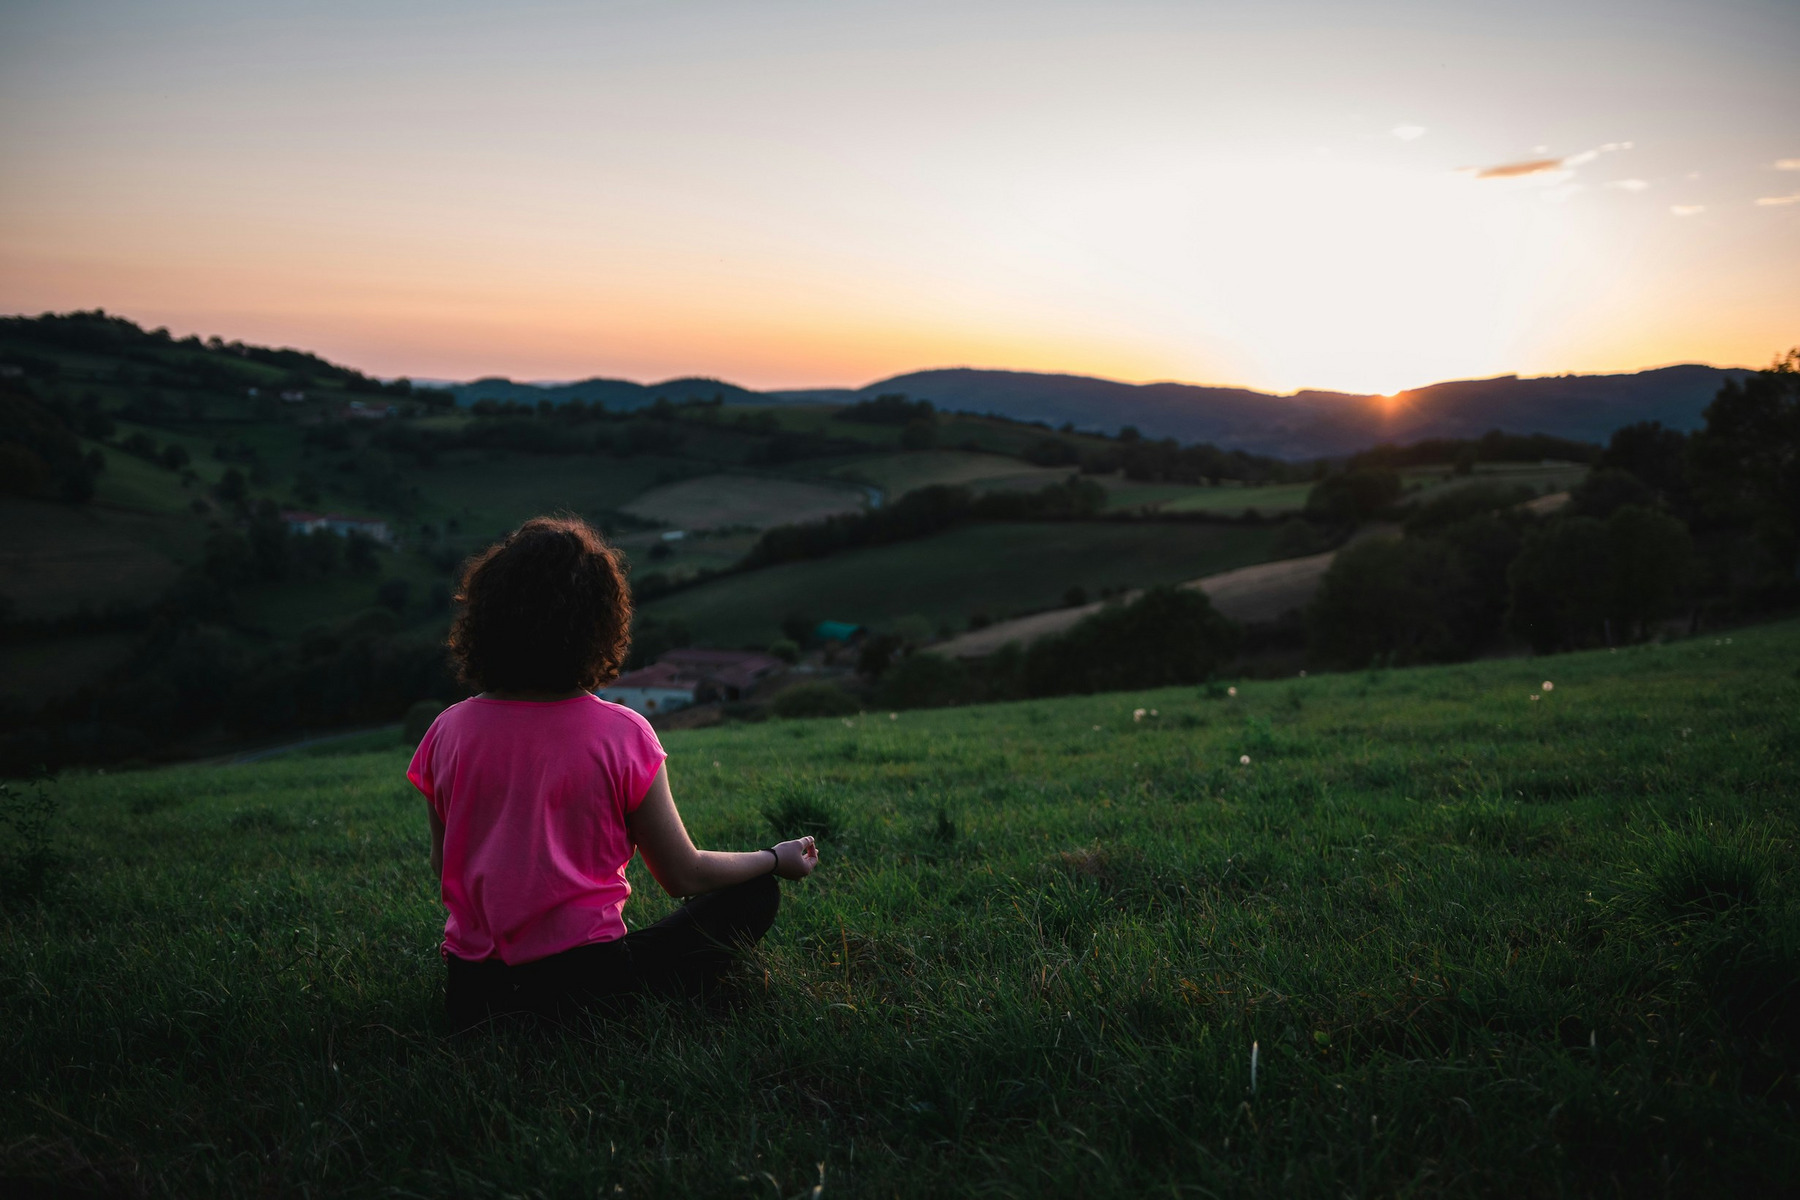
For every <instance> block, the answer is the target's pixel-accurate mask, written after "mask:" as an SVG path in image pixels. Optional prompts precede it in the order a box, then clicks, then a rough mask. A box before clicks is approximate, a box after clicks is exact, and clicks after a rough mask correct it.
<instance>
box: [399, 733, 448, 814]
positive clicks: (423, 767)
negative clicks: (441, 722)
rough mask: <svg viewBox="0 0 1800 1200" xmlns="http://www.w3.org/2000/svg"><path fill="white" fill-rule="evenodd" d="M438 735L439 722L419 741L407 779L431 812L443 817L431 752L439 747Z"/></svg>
mask: <svg viewBox="0 0 1800 1200" xmlns="http://www.w3.org/2000/svg"><path fill="white" fill-rule="evenodd" d="M437 734H438V727H437V722H435V721H434V722H432V725H431V728H430V729H427V730H426V731H425V736H424V737H422V738H420V739H419V748H418V749H417V750H414V751H413V756H412V762H411V764H409V765H408V766H407V768H406V779H407V782H409V783H411V784H412V785H413V786H414V787H416V788H418V789H419V794H420V795H421V796H424V797H425V802H426V803H427V804H429V805H431V811H432V812H434V813H437V815H438V816H439V817H442V816H443V815H444V812H443V809H441V808H440V807H438V798H437V780H436V779H435V778H433V776H432V773H431V751H432V747H434V746H435V745H437Z"/></svg>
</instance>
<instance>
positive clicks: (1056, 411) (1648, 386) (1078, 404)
mask: <svg viewBox="0 0 1800 1200" xmlns="http://www.w3.org/2000/svg"><path fill="white" fill-rule="evenodd" d="M1745 374H1748V372H1747V371H1745V370H1743V369H1739V368H1727V367H1709V366H1702V365H1699V364H1692V363H1689V364H1683V365H1680V366H1671V367H1658V368H1656V369H1654V370H1648V371H1638V372H1634V373H1627V374H1618V375H1552V376H1542V377H1539V378H1529V379H1522V378H1520V377H1518V376H1516V375H1503V376H1500V377H1498V378H1494V379H1467V380H1455V381H1450V382H1445V383H1434V384H1431V385H1430V386H1428V387H1422V388H1415V389H1412V390H1409V391H1403V392H1399V393H1397V394H1396V395H1394V396H1392V397H1382V396H1367V395H1352V394H1349V393H1345V392H1328V391H1316V390H1306V391H1299V392H1295V393H1293V394H1292V395H1287V396H1283V395H1277V394H1275V393H1271V392H1259V391H1255V390H1253V389H1250V388H1237V387H1206V386H1201V385H1197V384H1189V383H1144V384H1134V383H1120V382H1118V381H1116V380H1111V379H1096V378H1093V377H1091V376H1086V375H1052V374H1038V373H1034V372H1029V371H989V370H976V369H973V368H967V367H956V368H950V369H944V370H930V371H914V372H910V373H908V374H905V375H895V376H892V377H890V378H888V379H883V380H880V381H878V382H876V383H871V384H869V385H868V386H866V387H861V388H853V389H851V388H845V389H830V388H826V389H812V390H802V391H777V392H767V393H758V392H752V391H749V390H748V389H745V388H740V387H736V386H734V385H732V384H728V383H722V382H720V381H718V380H712V379H674V380H669V381H668V382H665V383H659V384H653V385H644V384H636V383H629V382H626V381H624V380H617V379H589V380H584V381H582V382H580V383H567V384H543V385H539V384H530V383H515V382H513V381H511V380H506V379H481V380H476V381H475V382H473V383H467V384H454V385H451V390H452V391H454V392H455V393H456V395H457V397H458V399H459V401H460V402H462V403H464V404H470V403H473V402H475V401H476V400H480V399H494V400H502V401H504V400H515V401H522V402H529V403H536V402H537V401H540V400H549V401H551V402H552V403H558V404H560V403H564V402H566V401H568V400H573V399H580V400H583V401H585V402H588V403H592V402H594V401H596V400H600V401H603V402H604V403H606V404H607V405H608V406H610V407H613V408H623V409H633V408H642V407H646V406H649V405H651V404H654V403H655V402H656V400H657V398H658V397H659V396H661V397H667V398H668V399H669V400H671V401H672V402H679V401H681V400H684V399H689V398H693V399H712V398H713V397H714V396H719V397H722V398H723V399H724V401H725V402H726V403H731V404H745V403H757V402H761V403H789V404H852V403H855V402H857V401H859V400H866V399H869V398H871V397H873V396H879V395H883V394H886V393H891V392H901V393H905V394H907V395H909V396H912V397H915V398H918V399H926V400H930V401H931V402H932V403H934V404H936V405H937V406H938V407H939V408H943V409H951V410H956V411H965V412H977V413H992V414H995V415H998V416H1003V417H1007V418H1010V419H1012V420H1015V421H1043V422H1046V423H1048V424H1051V425H1062V424H1065V423H1067V424H1071V425H1073V426H1075V427H1076V428H1078V429H1087V430H1097V431H1101V432H1105V433H1116V432H1117V431H1118V430H1119V429H1121V428H1122V427H1124V426H1126V425H1131V426H1135V427H1136V428H1137V429H1138V430H1139V431H1140V432H1141V433H1143V434H1144V435H1145V436H1146V437H1151V438H1169V437H1172V438H1175V439H1177V440H1179V441H1182V442H1211V443H1213V444H1214V445H1218V446H1223V447H1226V448H1229V449H1237V450H1247V451H1249V452H1251V453H1254V454H1269V455H1275V456H1279V457H1282V458H1288V459H1304V458H1316V457H1329V456H1336V455H1344V454H1349V453H1352V452H1354V451H1356V450H1361V449H1364V448H1366V447H1368V446H1371V445H1374V444H1376V443H1378V442H1410V441H1418V440H1420V439H1423V438H1438V437H1445V438H1467V437H1479V436H1480V435H1481V434H1483V433H1486V432H1487V431H1488V430H1490V429H1500V430H1502V431H1504V432H1507V433H1521V434H1524V433H1548V434H1553V435H1555V436H1557V437H1563V438H1569V439H1572V440H1575V441H1586V442H1604V441H1605V440H1606V439H1607V437H1608V436H1609V435H1610V434H1611V433H1612V431H1613V430H1615V429H1617V428H1619V426H1621V425H1626V424H1630V423H1631V422H1633V421H1661V422H1662V423H1663V424H1664V425H1667V426H1669V427H1670V428H1673V429H1681V430H1691V429H1697V428H1699V426H1700V424H1701V420H1700V414H1701V412H1702V411H1703V410H1704V409H1705V408H1706V406H1707V404H1708V403H1710V402H1711V401H1712V398H1713V396H1714V395H1716V394H1717V393H1718V390H1719V386H1720V385H1721V384H1722V383H1723V382H1724V381H1725V380H1727V379H1734V378H1741V377H1742V376H1744V375H1745Z"/></svg>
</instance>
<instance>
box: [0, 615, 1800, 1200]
mask: <svg viewBox="0 0 1800 1200" xmlns="http://www.w3.org/2000/svg"><path fill="white" fill-rule="evenodd" d="M1797 666H1800V624H1796V623H1787V624H1782V625H1776V626H1769V627H1765V628H1761V629H1757V630H1750V631H1743V632H1738V633H1736V634H1734V635H1733V636H1732V637H1730V638H1723V637H1721V638H1718V639H1713V638H1706V639H1700V640H1694V641H1689V642H1685V643H1679V644H1674V645H1668V646H1658V647H1637V648H1632V649H1628V650H1621V651H1618V652H1617V653H1604V652H1602V653H1591V654H1582V655H1570V656H1565V657H1557V658H1550V659H1537V660H1511V661H1499V662H1488V663H1481V664H1474V665H1462V666H1452V667H1443V668H1430V669H1418V670H1408V671H1391V672H1386V671H1383V672H1369V673H1363V674H1352V675H1339V676H1329V677H1315V678H1311V679H1303V680H1302V679H1295V680H1288V681H1281V682H1264V683H1246V684H1243V685H1241V686H1240V687H1239V689H1238V694H1237V695H1235V696H1234V695H1231V694H1229V693H1228V692H1227V691H1226V689H1225V688H1224V687H1223V686H1220V687H1214V688H1203V689H1198V690H1196V689H1191V688H1189V689H1172V690H1166V691H1160V692H1146V693H1126V694H1115V695H1103V696H1092V697H1077V698H1070V699H1064V700H1056V701H1032V702H1024V703H1018V704H1008V705H996V706H991V707H984V708H973V709H960V710H937V711H930V712H908V713H901V714H898V716H897V717H890V716H889V715H888V714H886V713H873V714H868V715H866V716H863V717H858V718H850V719H847V720H842V721H839V720H824V721H808V722H788V723H773V724H767V725H757V726H731V727H722V728H716V729H711V730H704V731H693V732H683V733H671V734H669V735H668V736H667V739H666V741H667V744H668V748H669V750H670V752H671V755H672V757H671V760H670V761H671V773H672V780H673V784H674V789H675V794H676V797H677V799H678V801H679V802H680V804H681V805H682V807H683V809H684V811H685V813H686V814H687V817H688V820H689V823H690V825H691V826H692V828H693V829H694V831H695V833H696V835H697V838H698V839H699V840H700V841H701V843H702V844H711V845H716V846H728V847H750V846H756V845H762V844H766V843H767V842H768V841H769V840H771V838H772V837H773V836H775V833H776V832H781V833H788V832H797V831H799V830H800V829H802V828H811V829H814V830H816V831H817V832H819V833H820V835H821V836H822V837H823V839H824V840H825V842H826V847H825V854H824V861H823V865H822V867H821V869H820V871H819V873H818V875H817V876H815V877H814V879H812V880H811V881H808V882H806V883H804V884H800V885H785V896H786V899H785V907H784V911H783V914H782V917H781V919H780V920H779V922H778V923H777V925H776V928H775V930H774V932H773V934H772V935H771V938H770V939H769V941H768V942H767V943H766V945H765V946H764V948H763V949H762V951H761V952H760V953H759V956H758V958H757V960H756V962H755V963H754V969H753V970H751V971H750V972H749V973H748V978H747V980H746V987H747V994H746V996H745V998H744V999H743V1001H742V1003H741V1005H740V1007H739V1008H738V1009H737V1010H736V1011H735V1012H734V1013H733V1014H732V1015H730V1016H719V1015H714V1014H709V1013H707V1012H704V1011H700V1010H697V1009H693V1008H688V1007H685V1006H676V1007H672V1008H653V1009H651V1010H649V1011H646V1012H644V1013H643V1014H642V1015H641V1016H638V1017H635V1018H634V1019H632V1020H630V1021H626V1022H621V1023H618V1024H607V1023H603V1022H599V1021H595V1022H592V1023H586V1024H582V1025H579V1026H576V1027H572V1028H567V1029H562V1030H543V1029H537V1028H533V1027H521V1026H510V1025H509V1026H504V1027H500V1028H495V1029H492V1030H488V1031H485V1032H481V1033H478V1034H477V1035H474V1036H467V1037H463V1038H459V1039H447V1038H446V1037H445V1036H444V1035H443V1033H442V1029H441V1022H440V1017H439V1005H440V1003H441V999H440V987H441V968H440V966H439V964H438V961H437V956H436V949H435V946H436V938H437V931H438V928H439V923H440V914H439V910H438V907H437V903H436V899H435V895H434V885H433V883H432V882H431V881H430V880H429V879H428V878H427V871H426V865H425V858H426V831H425V822H424V819H423V810H422V805H421V802H420V801H419V800H418V799H417V797H416V796H414V795H413V794H412V793H411V792H410V790H409V789H408V787H407V785H406V783H405V781H404V780H403V779H402V777H401V772H402V769H403V767H404V763H405V759H406V751H405V749H404V748H401V747H391V748H385V749H378V750H374V751H365V752H361V753H339V754H335V755H330V754H324V753H319V754H315V755H313V756H311V757H303V756H300V755H294V756H290V757H288V758H285V759H281V760H276V761H272V762H268V763H263V764H258V765H255V766H240V767H202V766H193V767H184V768H171V769H165V770H157V771H145V772H140V773H132V774H109V775H98V774H95V775H71V776H68V777H66V778H64V779H63V780H62V781H60V782H58V783H55V784H53V785H51V788H52V793H53V794H54V795H55V796H57V797H59V798H60V800H61V801H62V803H63V805H64V815H63V818H62V820H63V825H62V827H61V831H60V833H59V834H58V837H59V844H60V846H61V852H62V855H63V857H62V859H61V866H60V867H59V868H58V870H57V872H55V873H53V876H52V880H51V883H50V885H49V887H48V890H47V891H45V892H44V893H43V894H42V895H41V896H40V897H39V898H37V899H19V898H17V897H16V896H15V897H14V898H13V899H11V900H9V901H8V903H7V907H6V908H5V910H4V913H3V916H0V954H4V958H5V961H6V962H7V964H8V969H7V970H6V971H5V972H4V973H0V1031H3V1032H0V1038H3V1039H4V1042H3V1045H4V1062H5V1064H6V1070H5V1072H4V1083H3V1084H0V1176H7V1177H11V1179H12V1181H13V1183H14V1185H15V1186H16V1185H17V1183H18V1181H19V1180H20V1179H21V1178H29V1179H33V1180H38V1181H55V1182H59V1183H61V1184H63V1185H66V1186H67V1187H70V1188H76V1189H87V1190H91V1191H95V1192H101V1191H105V1192H108V1193H111V1194H133V1193H150V1194H157V1195H171V1196H177V1195H179V1196H190V1195H208V1194H217V1195H249V1194H263V1195H266V1194H301V1193H305V1194H334V1195H369V1196H377V1195H381V1196H400V1195H406V1196H420V1195H498V1194H507V1195H518V1196H570V1197H573V1196H593V1195H596V1194H600V1195H646V1194H650V1195H682V1196H769V1197H776V1196H791V1195H797V1194H808V1192H809V1189H811V1188H812V1187H813V1186H814V1185H816V1184H818V1183H819V1182H820V1181H821V1178H822V1180H823V1189H822V1192H819V1193H813V1194H817V1195H823V1196H827V1197H829V1196H838V1195H844V1196H890V1195H894V1196H907V1195H980V1196H1021V1197H1025V1196H1030V1197H1039V1196H1046V1195H1081V1196H1096V1195H1100V1196H1105V1195H1120V1196H1123V1195H1131V1196H1138V1195H1144V1194H1150V1193H1154V1194H1159V1195H1193V1196H1204V1195H1222V1194H1230V1195H1249V1196H1275V1195H1282V1196H1292V1195H1300V1196H1333V1197H1336V1196H1345V1195H1353V1196H1361V1195H1408V1196H1428V1195H1443V1194H1469V1193H1487V1194H1519V1195H1600V1194H1605V1195H1641V1194H1650V1193H1655V1194H1663V1195H1669V1194H1673V1195H1684V1194H1685V1195H1698V1194H1711V1195H1718V1194H1723V1193H1728V1192H1730V1191H1732V1190H1736V1191H1738V1192H1741V1193H1742V1194H1746V1195H1765V1194H1770V1193H1772V1192H1775V1191H1778V1190H1783V1189H1784V1188H1786V1187H1790V1186H1791V1185H1792V1183H1793V1181H1794V1180H1795V1179H1796V1178H1800V1133H1797V1132H1796V1131H1797V1130H1800V1123H1797V1122H1796V1116H1797V1115H1800V1114H1797V1111H1796V1110H1797V1107H1800V1092H1797V1090H1796V1077H1797V1072H1796V1068H1797V1067H1800V1029H1797V1028H1796V1025H1795V1023H1794V1016H1793V1010H1794V1009H1795V1008H1796V1007H1800V1005H1796V1004H1795V1003H1794V1001H1795V993H1794V987H1795V973H1796V963H1797V962H1800V905H1797V900H1800V897H1797V893H1796V883H1797V879H1796V875H1795V872H1794V856H1793V850H1794V844H1795V837H1796V833H1797V832H1800V821H1797V814H1796V811H1795V796H1796V785H1797V784H1800V718H1797V717H1796V714H1797V713H1800V678H1797V677H1796V667H1797ZM1546 679H1548V680H1550V681H1551V682H1553V683H1554V685H1555V686H1554V690H1546V689H1545V688H1544V686H1542V685H1543V683H1544V681H1545V680H1546ZM1139 709H1142V710H1144V711H1143V713H1142V715H1141V716H1140V715H1138V714H1137V713H1136V712H1135V711H1134V710H1139ZM1246 760H1247V761H1246ZM633 876H634V879H635V880H636V882H637V883H638V885H639V888H640V891H639V895H638V897H637V898H636V899H634V901H633V905H632V909H631V912H630V915H631V916H632V919H633V920H634V922H643V921H647V920H650V919H652V918H654V917H655V916H657V915H659V914H660V913H661V912H663V911H666V909H667V906H668V903H669V902H668V901H666V900H664V899H662V898H661V897H660V896H658V895H657V894H656V893H655V889H654V888H653V886H647V880H645V878H644V877H643V875H642V873H641V871H639V870H638V869H636V868H635V867H634V871H633ZM69 1194H78V1193H75V1192H71V1193H69Z"/></svg>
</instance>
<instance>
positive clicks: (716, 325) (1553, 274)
mask: <svg viewBox="0 0 1800 1200" xmlns="http://www.w3.org/2000/svg"><path fill="white" fill-rule="evenodd" d="M1797 63H1800V4H1796V3H1795V2H1794V0H1764V2H1749V0H1710V2H1705V3H1700V2H1690V3H1663V2H1658V0H1632V2H1630V3H1605V4H1601V3H1586V2H1583V0H1556V2H1554V3H1539V2H1536V0H1531V2H1527V3H1510V4H1504V5H1502V4H1493V3H1481V4H1456V5H1452V4H1448V3H1444V2H1442V0H1438V2H1433V3H1425V2H1415V3H1388V4H1379V3H1366V4H1329V3H1317V2H1315V3H1250V2H1247V0H1246V2H1235V3H1225V2H1220V3H1196V2H1189V3H1129V2H1120V0H1108V2H1105V3H1097V2H1096V3H1052V2H1038V3H1028V4H1027V3H983V2H980V0H957V2H955V3H937V2H936V0H906V2H904V3H891V4H890V3H857V2H854V0H840V2H836V3H814V2H788V3H779V2H756V3H751V2H748V0H737V2H727V3H702V2H686V3H684V2H679V0H661V2H636V3H626V2H611V3H609V2H604V0H588V2H586V3H558V4H548V3H517V2H515V3H507V4H496V3H491V2H490V3H479V4H476V3H455V2H451V0H433V2H430V3H426V2H423V0H420V2H415V3H405V2H385V0H357V2H356V3H307V4H287V5H280V6H276V5H271V4H261V3H246V2H244V0H235V2H232V3H194V2H185V0H170V2H163V3H156V4H145V3H142V2H141V0H135V2H129V3H91V2H87V0H66V2H55V3H52V2H49V0H44V2H39V3H21V2H18V0H0V111H3V112H4V120H3V121H0V311H4V312H9V313H36V312H39V311H43V310H46V309H54V310H66V309H71V308H92V307H96V306H99V307H104V308H106V309H108V310H109V311H114V312H117V313H120V314H122V315H126V316H129V317H132V318H133V319H135V320H138V321H141V322H143V323H144V324H147V325H167V326H168V327H169V328H170V329H171V330H173V331H175V332H176V333H178V334H185V333H189V332H199V333H201V334H215V333H216V334H220V335H222V336H224V337H226V338H228V339H231V338H241V339H244V340H246V341H256V342H265V343H273V344H280V345H294V346H300V347H304V348H307V349H311V350H315V351H318V352H320V353H323V354H325V355H327V356H328V357H331V358H333V359H336V360H339V361H343V362H347V363H349V364H351V365H354V366H357V367H359V368H361V369H363V370H367V371H371V372H375V373H380V374H385V375H398V374H409V375H412V376H415V377H433V378H471V377H474V376H477V375H485V374H505V375H511V376H513V377H515V378H519V379H573V378H580V377H585V376H589V375H612V376H620V377H625V378H632V379H640V380H651V379H661V378H667V377H670V376H674V375H687V374H700V375H713V376H719V377H723V378H726V379H730V380H733V381H736V382H739V383H743V384H746V385H749V386H758V387H809V386H830V385H861V384H864V383H867V382H871V381H873V380H875V379H878V378H880V377H882V376H885V375H889V374H893V373H896V372H900V371H906V370H913V369H920V368H926V367H941V366H959V365H966V366H987V367H1012V368H1020V369H1027V370H1055V371H1071V372H1079V373H1084V374H1095V375H1104V376H1109V377H1113V378H1119V379H1128V380H1150V379H1180V380H1187V381H1192V382H1202V383H1232V384H1243V385H1248V386H1253V387H1261V388H1268V389H1271V390H1283V391H1285V390H1291V389H1294V388H1298V387H1326V388H1338V389H1344V390H1352V391H1372V392H1391V391H1394V390H1397V389H1399V388H1402V387H1408V386H1416V385H1421V384H1424V383H1428V382H1432V381H1434V380H1439V379H1446V378H1462V377H1473V376H1484V375H1494V374H1503V373H1508V372H1518V373H1520V374H1547V373H1559V372H1565V371H1584V372H1585V371H1610V370H1631V369H1636V368H1640V367H1645V366H1652V365H1659V364H1664V363H1670V362H1680V361H1699V362H1710V363H1716V364H1721V365H1750V366H1761V365H1766V364H1767V363H1768V362H1769V361H1770V360H1771V359H1772V358H1773V357H1774V356H1775V355H1776V354H1777V353H1779V352H1781V351H1784V350H1785V349H1787V348H1788V347H1789V346H1792V345H1796V344H1800V69H1796V64H1797Z"/></svg>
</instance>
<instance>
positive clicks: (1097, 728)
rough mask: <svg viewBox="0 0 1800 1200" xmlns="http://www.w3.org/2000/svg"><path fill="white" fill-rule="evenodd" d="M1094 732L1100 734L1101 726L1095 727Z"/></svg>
mask: <svg viewBox="0 0 1800 1200" xmlns="http://www.w3.org/2000/svg"><path fill="white" fill-rule="evenodd" d="M1094 732H1095V733H1099V732H1100V727H1099V726H1098V725H1096V726H1094Z"/></svg>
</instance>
